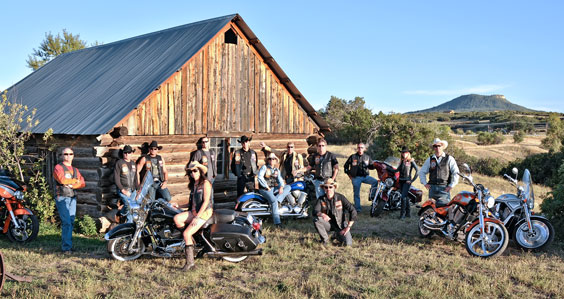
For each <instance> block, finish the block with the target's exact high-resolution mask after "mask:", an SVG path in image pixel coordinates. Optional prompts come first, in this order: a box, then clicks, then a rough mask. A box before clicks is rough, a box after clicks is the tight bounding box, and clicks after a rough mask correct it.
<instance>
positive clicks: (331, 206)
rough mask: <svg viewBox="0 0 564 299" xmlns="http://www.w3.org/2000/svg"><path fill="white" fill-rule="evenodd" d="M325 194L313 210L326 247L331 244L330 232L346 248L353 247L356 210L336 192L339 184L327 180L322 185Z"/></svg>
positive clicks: (315, 221) (314, 220)
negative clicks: (352, 230) (352, 231)
mask: <svg viewBox="0 0 564 299" xmlns="http://www.w3.org/2000/svg"><path fill="white" fill-rule="evenodd" d="M321 187H322V188H323V189H324V190H325V194H324V195H323V196H321V197H320V198H319V200H318V201H317V204H316V205H315V207H314V209H313V215H314V219H313V223H314V225H315V229H316V230H317V233H319V236H320V237H321V240H320V242H321V243H323V244H324V245H325V244H327V243H329V235H328V234H327V233H328V232H329V231H333V232H335V233H336V237H337V240H339V241H340V242H341V244H342V243H344V244H345V245H346V246H351V245H352V236H351V232H350V231H351V227H352V226H353V224H354V222H355V221H356V209H355V207H354V206H353V205H352V204H351V203H350V202H349V201H348V200H347V198H346V197H345V196H344V195H343V194H340V193H337V192H335V191H336V189H337V182H335V181H334V180H333V179H332V178H328V179H325V182H324V183H323V184H322V185H321Z"/></svg>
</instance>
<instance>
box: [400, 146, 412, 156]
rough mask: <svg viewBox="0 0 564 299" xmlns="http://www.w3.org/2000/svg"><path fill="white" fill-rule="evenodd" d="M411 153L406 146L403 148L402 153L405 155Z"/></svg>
mask: <svg viewBox="0 0 564 299" xmlns="http://www.w3.org/2000/svg"><path fill="white" fill-rule="evenodd" d="M409 152H410V150H409V149H408V148H407V146H405V145H404V146H402V147H401V150H400V153H402V154H403V153H409Z"/></svg>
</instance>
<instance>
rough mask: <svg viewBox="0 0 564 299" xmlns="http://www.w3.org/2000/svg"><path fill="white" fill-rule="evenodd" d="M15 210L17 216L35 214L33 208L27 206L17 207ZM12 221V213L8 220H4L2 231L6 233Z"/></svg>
mask: <svg viewBox="0 0 564 299" xmlns="http://www.w3.org/2000/svg"><path fill="white" fill-rule="evenodd" d="M13 212H14V215H15V216H19V215H33V212H31V210H30V209H27V208H17V209H15V210H14V211H13ZM10 223H12V217H10V215H8V217H6V221H5V222H4V228H3V229H2V233H4V234H5V233H7V232H8V228H10Z"/></svg>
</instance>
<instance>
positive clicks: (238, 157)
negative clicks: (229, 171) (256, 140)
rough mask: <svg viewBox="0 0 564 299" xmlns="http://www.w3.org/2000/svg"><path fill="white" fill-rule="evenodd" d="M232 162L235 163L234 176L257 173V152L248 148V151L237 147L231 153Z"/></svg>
mask: <svg viewBox="0 0 564 299" xmlns="http://www.w3.org/2000/svg"><path fill="white" fill-rule="evenodd" d="M233 162H234V164H235V169H233V170H234V171H235V173H234V174H235V175H236V176H241V175H244V176H251V175H257V174H258V167H257V153H256V152H255V151H254V150H252V149H249V150H248V151H246V152H245V151H243V150H242V149H238V150H236V151H235V153H234V155H233Z"/></svg>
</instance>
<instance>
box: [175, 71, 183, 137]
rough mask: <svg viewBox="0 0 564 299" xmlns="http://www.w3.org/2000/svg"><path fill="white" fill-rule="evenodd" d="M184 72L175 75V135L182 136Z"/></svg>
mask: <svg viewBox="0 0 564 299" xmlns="http://www.w3.org/2000/svg"><path fill="white" fill-rule="evenodd" d="M181 86H182V70H181V71H180V72H176V74H175V75H174V134H182V93H181Z"/></svg>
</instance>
